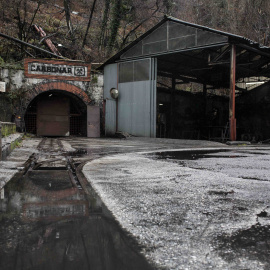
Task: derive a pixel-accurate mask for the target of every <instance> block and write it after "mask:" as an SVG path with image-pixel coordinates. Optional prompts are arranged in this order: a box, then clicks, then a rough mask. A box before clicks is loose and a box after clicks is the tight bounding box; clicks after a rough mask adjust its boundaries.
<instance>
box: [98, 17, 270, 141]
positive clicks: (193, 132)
mask: <svg viewBox="0 0 270 270" xmlns="http://www.w3.org/2000/svg"><path fill="white" fill-rule="evenodd" d="M269 68H270V48H269V47H265V46H261V45H259V44H258V43H256V42H253V41H251V40H249V39H247V38H244V37H241V36H237V35H234V34H230V33H226V32H222V31H218V30H214V29H211V28H208V27H204V26H200V25H196V24H192V23H188V22H184V21H181V20H178V19H176V18H173V17H168V16H165V17H164V19H163V20H162V21H160V22H159V23H158V24H157V25H155V26H154V27H153V28H152V29H150V30H149V31H147V32H146V33H145V34H143V35H142V36H141V37H139V38H138V39H137V40H135V41H134V42H132V43H131V44H130V45H129V46H127V47H126V48H124V49H123V50H121V51H120V52H119V53H117V54H116V55H114V56H113V57H111V58H110V59H109V60H108V61H106V62H105V63H104V64H103V65H102V66H101V67H100V69H104V102H105V132H106V135H110V134H114V133H115V132H116V131H121V132H127V133H129V134H132V135H134V136H145V137H167V138H194V139H195V138H201V139H202V138H209V139H211V138H213V137H216V135H215V134H217V137H219V138H220V139H225V138H226V137H227V138H228V139H230V140H232V141H234V140H236V139H237V138H240V134H238V137H237V130H238V124H239V123H237V124H236V115H235V111H236V108H235V96H236V95H238V94H241V93H245V92H247V89H246V87H245V83H246V82H247V80H249V79H248V78H254V77H255V78H264V80H266V81H267V80H268V78H269V77H270V72H269ZM164 82H165V83H164ZM239 82H244V86H243V83H242V84H239V86H237V83H239ZM189 83H193V84H198V85H200V86H201V87H199V89H201V90H198V91H197V95H191V93H190V92H188V91H184V92H183V91H181V87H182V85H184V84H185V85H186V84H189ZM162 85H166V87H162ZM168 85H169V86H168ZM114 88H115V89H118V91H119V97H118V99H113V98H112V97H111V94H110V93H111V90H112V89H114ZM185 89H187V87H186V88H185ZM210 89H211V92H213V91H212V90H213V89H214V90H215V91H214V92H215V93H217V95H216V97H215V98H213V95H209V91H210ZM224 89H228V91H227V92H228V95H227V98H226V97H225V98H222V97H221V96H219V95H218V92H219V91H224ZM213 100H214V101H213ZM210 103H211V104H213V103H215V104H217V105H216V106H212V107H211V108H210V110H209V104H210ZM187 104H188V106H187ZM183 119H184V120H185V121H184V120H183ZM181 120H183V121H182V122H181ZM239 130H240V129H239Z"/></svg>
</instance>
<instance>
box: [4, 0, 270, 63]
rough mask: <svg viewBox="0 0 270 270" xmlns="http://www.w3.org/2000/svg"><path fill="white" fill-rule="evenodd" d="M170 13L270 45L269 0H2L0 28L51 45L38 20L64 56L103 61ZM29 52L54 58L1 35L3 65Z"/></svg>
mask: <svg viewBox="0 0 270 270" xmlns="http://www.w3.org/2000/svg"><path fill="white" fill-rule="evenodd" d="M164 14H168V15H172V16H174V17H177V18H179V19H182V20H186V21H189V22H193V23H198V24H202V25H205V26H208V27H212V28H216V29H220V30H224V31H228V32H232V33H235V34H239V35H243V36H246V37H248V38H250V39H252V40H255V41H257V42H260V43H262V44H263V45H267V46H268V45H269V37H270V32H269V30H270V1H269V0H189V1H186V0H175V1H173V0H47V1H46V0H0V32H1V33H4V34H7V35H9V36H12V37H15V38H18V39H20V40H23V41H25V42H28V43H31V44H34V45H36V46H39V47H42V48H44V49H46V50H48V48H47V47H46V45H45V44H44V38H41V37H40V36H39V34H37V33H36V32H35V30H34V28H33V25H34V24H36V25H38V26H41V27H42V28H43V29H44V31H45V32H46V34H47V36H48V37H50V38H51V40H52V41H53V43H54V44H55V45H58V44H61V45H62V46H59V47H58V49H59V51H60V52H61V54H62V55H63V56H65V57H67V58H70V59H76V60H84V61H91V62H102V61H104V59H106V58H108V57H109V56H110V55H112V54H113V53H115V52H116V51H118V50H119V49H121V48H123V47H124V46H126V45H127V44H129V43H130V42H131V41H133V40H134V39H136V38H137V37H138V36H140V35H141V34H142V33H143V32H145V31H146V30H147V29H149V28H151V27H152V26H153V25H154V24H156V23H157V22H158V21H159V20H160V19H161V18H162V17H163V16H164ZM26 56H31V57H47V58H48V57H50V56H49V55H47V54H46V53H41V52H39V51H37V50H34V49H31V48H29V47H27V46H22V45H21V44H19V43H15V42H13V41H10V40H7V39H4V38H0V65H3V64H4V63H10V62H15V63H16V62H20V61H21V60H22V59H23V58H24V57H26Z"/></svg>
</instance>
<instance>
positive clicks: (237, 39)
mask: <svg viewBox="0 0 270 270" xmlns="http://www.w3.org/2000/svg"><path fill="white" fill-rule="evenodd" d="M167 21H172V22H176V23H179V24H183V25H187V26H190V27H194V28H197V29H201V30H204V31H208V32H212V33H216V34H219V35H223V36H227V37H228V38H229V43H237V44H242V45H246V46H248V47H250V48H254V49H257V50H258V52H257V53H258V54H259V53H260V52H261V53H262V54H263V53H264V54H267V56H269V57H270V47H267V46H263V45H260V44H259V43H258V42H255V41H253V40H251V39H248V38H246V37H243V36H239V35H235V34H232V33H228V32H224V31H220V30H216V29H213V28H210V27H207V26H202V25H198V24H194V23H190V22H186V21H182V20H179V19H177V18H174V17H171V16H164V18H163V20H161V21H160V22H159V23H157V24H156V25H155V26H154V27H152V28H151V29H150V30H148V31H147V32H146V33H144V34H143V35H141V36H140V37H139V38H137V39H136V40H135V41H133V42H132V43H131V44H129V45H128V46H126V47H125V48H124V49H122V50H121V51H119V52H118V53H116V54H115V55H114V56H112V57H111V58H109V59H108V60H107V61H105V63H104V64H102V65H101V66H100V67H99V68H98V69H99V70H101V69H103V68H104V66H105V65H107V64H111V63H114V62H116V61H117V60H119V59H120V56H121V55H122V54H123V53H125V52H126V51H128V50H129V49H130V48H132V47H133V46H135V45H136V44H137V43H139V42H140V41H141V40H142V39H144V38H145V37H146V36H148V35H150V34H151V33H152V32H153V31H155V30H156V29H157V28H158V27H160V26H161V25H162V24H164V23H165V22H167Z"/></svg>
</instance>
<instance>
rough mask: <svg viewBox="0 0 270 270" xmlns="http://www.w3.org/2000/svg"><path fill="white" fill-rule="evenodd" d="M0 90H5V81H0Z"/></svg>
mask: <svg viewBox="0 0 270 270" xmlns="http://www.w3.org/2000/svg"><path fill="white" fill-rule="evenodd" d="M0 92H6V83H5V82H0Z"/></svg>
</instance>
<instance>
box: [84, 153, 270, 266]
mask: <svg viewBox="0 0 270 270" xmlns="http://www.w3.org/2000/svg"><path fill="white" fill-rule="evenodd" d="M178 158H180V159H178ZM269 162H270V150H269V148H257V149H256V148H247V149H244V148H238V149H235V150H233V152H220V153H210V154H205V155H204V156H203V157H201V158H199V159H197V157H196V156H190V157H189V158H186V157H185V158H184V159H182V160H181V155H180V156H179V157H176V156H175V154H171V153H165V154H164V153H162V155H161V154H150V153H149V154H136V153H127V154H118V155H112V156H106V157H103V158H100V159H96V160H94V161H92V162H89V163H88V164H87V165H85V166H84V169H83V171H84V174H85V176H86V177H87V178H88V180H89V181H90V182H91V184H92V186H93V187H94V189H95V190H96V191H97V192H98V194H99V195H100V196H101V198H102V200H103V201H104V203H105V204H106V205H107V207H108V208H109V209H110V211H111V212H112V213H113V215H114V216H115V217H116V219H117V220H118V221H119V223H120V224H121V225H122V227H123V228H124V229H126V230H127V231H129V232H131V233H132V234H133V235H134V236H135V237H136V238H137V239H138V241H139V243H140V244H141V245H143V246H144V250H143V252H144V254H145V255H146V257H147V258H148V259H149V260H150V261H151V262H152V263H154V264H155V265H157V266H158V267H159V268H161V267H165V268H166V269H270V256H269V253H270V248H269V247H270V217H269V215H270V214H269V213H270V182H269V181H270V173H269Z"/></svg>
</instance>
